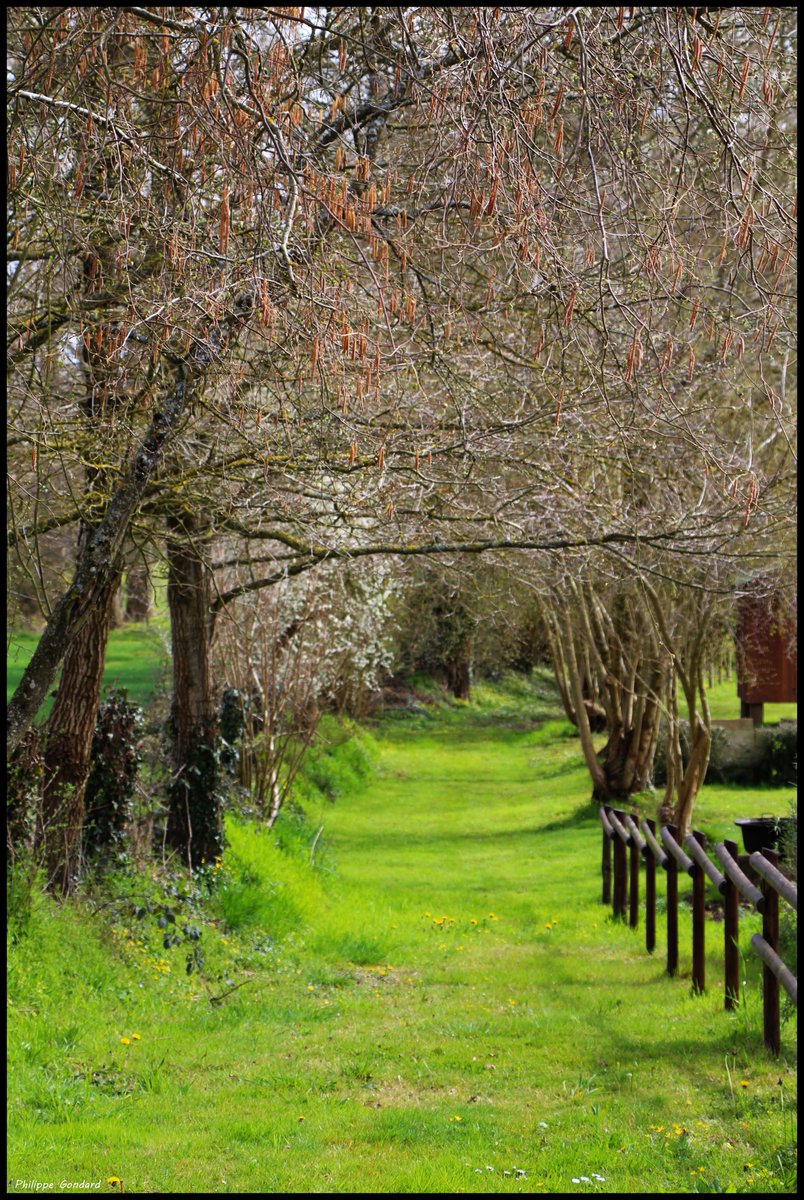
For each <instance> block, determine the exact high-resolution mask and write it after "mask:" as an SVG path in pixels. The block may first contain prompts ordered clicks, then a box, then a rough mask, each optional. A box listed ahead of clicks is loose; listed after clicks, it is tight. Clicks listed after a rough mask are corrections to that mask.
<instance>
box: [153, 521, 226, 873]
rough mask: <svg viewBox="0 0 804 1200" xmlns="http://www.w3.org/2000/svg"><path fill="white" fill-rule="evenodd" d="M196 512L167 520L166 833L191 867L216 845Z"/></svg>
mask: <svg viewBox="0 0 804 1200" xmlns="http://www.w3.org/2000/svg"><path fill="white" fill-rule="evenodd" d="M202 532H203V531H202V530H201V528H200V524H199V522H198V519H197V518H195V517H189V516H188V517H184V518H179V519H177V518H171V519H170V520H169V522H168V540H167V556H168V606H169V609H170V628H171V637H172V655H173V707H172V712H171V716H172V724H173V768H174V774H175V781H174V783H173V784H172V786H171V789H170V798H169V810H168V821H167V834H166V840H167V843H168V845H170V846H171V847H172V848H173V849H174V850H177V851H178V852H179V854H180V855H181V857H182V859H183V861H184V862H185V863H186V865H187V866H188V867H189V868H190V869H191V870H192V869H193V868H194V867H198V866H200V865H201V863H202V862H203V861H204V860H207V861H212V859H214V858H215V856H216V855H218V854H220V853H221V849H222V845H223V831H222V822H221V811H220V777H219V767H218V762H217V756H216V746H215V743H216V739H217V712H216V706H215V696H214V691H213V686H212V671H211V664H210V650H211V642H212V628H213V625H212V618H211V615H210V603H211V598H212V597H211V586H210V574H209V570H208V568H207V566H206V565H205V563H204V561H203V559H202V556H201V546H200V543H199V537H200V535H201V534H202Z"/></svg>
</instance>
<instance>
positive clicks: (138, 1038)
mask: <svg viewBox="0 0 804 1200" xmlns="http://www.w3.org/2000/svg"><path fill="white" fill-rule="evenodd" d="M131 1040H132V1041H134V1042H141V1041H142V1037H141V1035H140V1034H139V1033H132V1035H131Z"/></svg>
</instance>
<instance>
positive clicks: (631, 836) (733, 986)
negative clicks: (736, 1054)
mask: <svg viewBox="0 0 804 1200" xmlns="http://www.w3.org/2000/svg"><path fill="white" fill-rule="evenodd" d="M600 823H601V826H602V829H603V854H602V860H601V872H602V876H603V903H604V904H611V906H612V912H613V914H614V917H615V918H617V919H619V920H622V921H624V920H625V919H626V912H627V914H628V924H629V926H630V927H631V928H632V929H636V928H637V927H638V925H639V859H640V855H641V856H642V858H643V859H644V860H645V947H646V949H647V951H648V953H649V954H652V953H653V951H654V949H655V948H656V868H657V866H658V867H661V868H662V870H663V871H664V872H665V874H666V876H667V889H666V908H667V973H668V975H675V974H676V973H677V971H678V872H679V870H681V871H683V872H684V873H685V874H687V875H689V876H690V877H691V879H692V989H693V991H694V992H696V993H699V994H700V993H702V992H703V991H704V990H705V987H706V956H705V949H706V946H705V939H706V881H707V879H708V880H709V882H710V883H712V884H713V885H714V886H715V887H716V888H717V890H718V892H719V893H720V894H721V896H722V897H723V970H724V983H723V989H724V1004H725V1007H726V1008H727V1009H733V1008H735V1007H736V1005H737V1003H738V1001H739V995H740V957H739V933H740V926H739V922H740V898H741V897H742V898H743V899H744V900H747V901H748V902H749V903H750V904H752V905H753V906H754V908H755V909H756V910H757V912H758V913H761V915H762V933H761V934H758V933H755V934H754V935H753V937H752V938H751V948H752V950H753V951H754V953H755V954H756V955H757V956H758V957H759V958H760V959H761V961H762V1009H763V1037H764V1040H765V1045H766V1046H767V1047H768V1049H769V1050H770V1051H771V1052H772V1053H773V1054H779V1052H780V1049H781V1038H780V1028H779V1024H780V1018H779V987H780V986H781V987H783V988H784V989H785V991H786V992H787V994H788V996H790V998H791V1000H792V1001H793V1003H794V1004H795V1005H798V984H797V981H796V978H795V976H794V975H793V973H792V971H791V970H790V969H789V967H787V966H786V964H785V963H784V962H783V961H782V959H781V958H780V957H779V897H780V896H781V897H782V898H783V899H784V900H786V901H787V903H788V904H790V905H791V906H792V907H793V908H797V907H798V892H797V889H796V885H795V884H794V883H792V882H791V881H790V880H789V879H788V878H787V877H786V876H785V875H783V874H782V872H781V871H780V870H779V868H778V866H777V863H778V855H777V854H776V853H775V852H774V851H772V850H762V851H761V852H759V851H755V852H754V853H753V854H751V855H748V854H739V852H738V847H737V843H736V842H731V841H724V842H718V843H717V844H716V846H715V858H716V859H717V864H716V863H714V862H713V861H712V859H711V858H710V857H709V855H708V854H707V853H706V838H705V836H704V835H703V834H702V833H698V832H697V831H696V830H693V831H692V833H689V834H687V836H686V837H685V838H684V844H683V847H682V846H681V845H679V842H678V830H677V829H676V828H675V826H674V825H664V826H662V828H661V829H660V830H659V837H658V838H657V837H656V823H655V822H654V821H649V820H647V819H646V818H643V819H642V820H640V819H639V817H638V815H637V814H636V813H634V814H633V815H630V814H628V813H626V812H624V811H623V810H622V809H619V808H612V807H611V806H610V805H608V804H605V805H603V806H602V807H601V809H600ZM749 875H753V876H754V878H755V879H756V880H757V881H758V883H759V886H757V884H756V883H754V882H753V881H752V879H751V878H749Z"/></svg>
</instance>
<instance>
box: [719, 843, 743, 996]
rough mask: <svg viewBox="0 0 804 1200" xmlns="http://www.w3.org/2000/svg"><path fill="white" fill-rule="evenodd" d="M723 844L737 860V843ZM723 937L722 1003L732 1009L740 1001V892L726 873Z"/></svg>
mask: <svg viewBox="0 0 804 1200" xmlns="http://www.w3.org/2000/svg"><path fill="white" fill-rule="evenodd" d="M723 845H724V846H725V847H726V849H727V850H728V852H729V854H730V855H731V857H732V858H733V859H734V861H735V862H737V858H738V855H739V848H738V846H737V843H736V842H729V841H726V842H724V843H723ZM723 939H724V947H723V964H724V980H723V991H724V993H725V995H724V1004H725V1007H726V1008H727V1009H734V1008H736V1007H737V1005H738V1004H739V1003H740V951H739V939H740V893H739V892H738V890H737V888H736V886H735V884H733V883H732V881H731V880H730V879H729V877H728V875H727V876H726V890H725V892H724V893H723Z"/></svg>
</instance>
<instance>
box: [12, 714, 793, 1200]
mask: <svg viewBox="0 0 804 1200" xmlns="http://www.w3.org/2000/svg"><path fill="white" fill-rule="evenodd" d="M510 716H511V714H510V712H509V713H503V714H502V718H503V719H500V717H499V714H495V712H494V711H493V710H492V708H491V707H489V708H487V709H486V710H485V711H484V709H483V706H482V704H481V705H480V707H479V709H476V710H475V711H474V712H473V713H471V714H470V713H461V712H458V713H453V714H442V716H441V717H436V718H433V719H428V718H427V717H426V716H420V717H418V718H417V717H414V718H411V719H403V718H401V717H400V718H399V719H397V720H396V721H390V722H386V724H385V725H384V726H383V727H382V728H381V730H380V731H379V734H378V744H379V762H378V768H377V772H376V776H375V778H374V779H373V780H372V781H371V783H370V784H369V786H368V787H367V788H366V789H365V790H364V791H363V792H362V793H360V794H358V795H352V796H350V797H341V798H340V799H338V801H337V803H336V804H334V805H331V806H330V805H327V806H326V807H325V808H322V810H321V813H320V814H319V820H320V822H321V823H322V824H323V825H324V835H323V837H322V838H321V840H320V842H319V846H324V845H326V850H325V851H324V852H323V856H322V858H321V860H320V861H321V863H322V869H319V870H318V871H317V872H316V873H315V874H314V875H311V874H310V873H309V870H308V869H307V867H306V863H305V864H299V863H298V862H296V863H295V865H294V864H289V863H288V861H287V859H288V855H284V856H280V855H278V852H277V851H276V850H275V848H274V846H273V843H272V841H271V839H270V837H269V836H267V835H265V834H255V833H254V832H253V830H251V829H248V828H247V827H243V826H233V828H232V850H231V854H230V858H231V862H232V864H233V865H232V868H231V870H232V875H231V883H230V885H229V892H228V899H227V901H226V905H227V906H228V907H227V911H228V914H229V917H230V923H231V924H234V925H236V926H239V933H238V935H237V937H236V939H235V940H236V941H238V940H239V941H240V942H242V943H243V944H245V943H246V942H248V940H249V938H251V939H252V941H253V939H254V937H255V936H256V934H255V930H256V929H257V927H258V926H259V924H260V923H261V922H262V923H263V924H265V923H268V924H269V925H270V923H271V922H273V925H274V928H275V929H277V930H278V929H280V928H281V930H282V931H283V933H282V938H281V949H278V950H277V955H276V963H277V965H276V967H275V968H274V969H273V970H272V971H270V972H269V973H268V974H267V975H265V976H264V978H263V979H262V980H261V981H259V982H258V986H256V987H251V988H249V987H246V988H243V989H241V990H239V991H237V992H235V993H233V994H232V995H231V996H230V997H229V998H227V1000H225V1001H224V1002H223V1003H222V1004H221V1005H219V1006H216V1007H211V1006H210V1005H209V1004H207V1003H206V1002H205V1001H204V999H203V998H200V999H196V1000H190V999H189V998H188V994H187V990H186V989H187V986H188V985H187V984H186V981H183V982H182V983H181V984H180V983H179V982H178V981H177V982H176V983H175V984H172V983H170V982H169V980H168V979H167V978H164V979H160V980H159V982H158V983H151V982H150V976H148V981H146V983H145V986H144V987H143V986H141V984H137V983H135V982H133V981H134V979H135V976H134V975H130V974H126V973H125V972H121V971H120V969H118V974H117V977H116V978H115V979H114V981H113V980H112V977H111V976H110V974H109V966H108V964H109V959H108V947H103V946H101V945H97V946H95V947H94V948H91V947H88V946H87V945H86V944H84V943H81V944H82V945H83V962H82V965H81V970H80V972H78V971H77V972H76V979H77V980H78V982H77V983H76V986H75V987H74V989H73V991H72V992H71V994H70V999H69V1001H67V1000H65V996H64V995H62V996H61V998H60V999H59V997H58V995H57V992H56V987H57V984H56V982H54V980H52V979H47V978H45V979H44V982H43V983H42V985H41V986H42V991H43V993H44V995H40V998H39V1010H38V1013H37V1016H38V1020H37V1021H34V1020H33V1019H32V1018H31V1017H30V1014H29V1019H28V1023H27V1025H26V1024H25V1021H23V1022H22V1025H21V1027H20V1028H18V1030H17V1033H16V1035H12V1042H13V1046H14V1048H15V1055H16V1058H17V1061H18V1062H19V1064H20V1075H19V1076H18V1077H17V1078H16V1085H15V1086H13V1087H12V1095H13V1098H12V1118H14V1120H13V1124H14V1131H13V1134H12V1141H11V1149H10V1158H9V1171H10V1175H12V1176H14V1177H17V1176H19V1177H21V1178H44V1179H48V1178H54V1177H57V1178H58V1179H64V1178H67V1179H72V1178H75V1179H80V1178H84V1179H90V1178H100V1177H102V1178H103V1180H104V1184H103V1188H104V1189H105V1190H112V1189H113V1188H114V1187H115V1186H116V1185H109V1186H108V1187H107V1185H106V1183H105V1180H106V1178H107V1176H117V1177H120V1178H122V1179H124V1181H125V1187H126V1191H166V1192H183V1191H193V1190H200V1191H207V1192H210V1191H211V1192H219V1191H220V1192H226V1191H245V1192H283V1191H284V1192H369V1191H375V1190H376V1191H380V1192H396V1191H399V1192H424V1193H427V1192H445V1193H453V1192H459V1191H467V1192H473V1191H475V1192H495V1193H500V1192H508V1191H510V1192H525V1193H527V1192H570V1193H571V1192H575V1191H579V1192H590V1191H599V1192H613V1193H631V1192H644V1191H647V1192H659V1191H681V1192H690V1191H712V1190H714V1191H721V1190H730V1191H731V1190H733V1191H740V1192H743V1191H763V1192H767V1191H790V1190H794V1176H793V1165H792V1164H793V1155H794V1151H793V1149H792V1146H791V1142H792V1139H793V1131H792V1130H793V1127H792V1121H791V1116H790V1112H791V1109H792V1105H793V1104H794V1089H795V1077H794V1074H793V1041H794V1032H795V1031H794V1022H791V1023H789V1024H788V1025H787V1026H786V1027H785V1030H784V1033H783V1038H784V1056H783V1060H782V1062H781V1063H773V1062H772V1061H771V1060H769V1059H768V1058H767V1056H766V1055H765V1053H764V1051H763V1049H762V1045H761V1018H760V1013H759V1007H758V1002H757V999H756V998H755V993H756V991H757V987H756V981H757V975H756V971H754V970H753V968H752V969H751V972H750V973H749V975H748V979H749V988H748V992H747V1003H746V1006H745V1008H744V1009H743V1011H742V1012H741V1013H740V1014H739V1015H737V1016H727V1015H726V1014H724V1012H723V1010H722V992H721V990H720V988H719V987H718V986H717V982H718V980H719V978H720V966H719V962H718V957H717V955H716V954H715V948H716V946H718V945H719V939H720V936H721V928H722V927H721V926H715V925H713V927H712V933H711V934H710V938H709V948H710V953H711V959H710V962H709V964H708V980H709V981H710V990H709V991H708V993H707V994H706V995H705V996H704V997H703V998H693V997H691V996H690V994H689V972H688V967H689V961H690V948H689V930H688V925H689V922H688V921H686V920H683V921H682V930H683V940H682V947H681V962H682V977H681V978H680V979H676V980H670V979H667V978H666V977H665V975H664V973H663V966H662V961H661V955H660V954H657V956H656V957H655V958H653V959H651V958H649V957H648V956H647V955H646V954H645V953H644V951H643V949H642V940H641V935H637V934H633V933H631V932H629V931H628V930H627V929H625V928H623V927H622V926H615V925H614V924H613V923H612V922H611V921H610V920H609V919H608V916H607V912H606V910H605V909H604V908H603V907H602V906H601V905H600V903H599V875H598V863H599V851H600V838H599V830H598V825H597V822H596V819H595V817H594V815H593V813H592V812H591V811H590V809H589V807H588V804H587V797H588V791H589V785H588V778H587V776H586V773H585V770H584V768H583V766H582V763H581V761H580V758H579V755H578V749H577V742H576V741H575V740H571V739H568V738H567V737H566V736H562V733H561V727H560V725H558V723H554V724H553V725H552V726H551V725H546V726H544V727H543V728H542V729H540V730H537V729H534V728H533V727H526V728H512V727H511V721H510ZM767 795H768V793H764V798H763V799H759V798H755V803H756V805H757V806H759V805H760V804H761V803H764V804H765V805H766V806H767ZM280 858H282V860H283V862H280ZM283 863H284V865H283ZM327 866H329V868H330V870H331V871H332V873H331V874H329V873H328V872H327V870H326V869H323V868H326V867H327ZM283 872H284V874H283ZM660 888H662V885H661V884H660ZM266 897H268V899H266ZM261 903H263V904H264V905H267V907H264V908H263V909H262V910H261V909H260V904H261ZM744 925H745V937H746V938H747V937H748V936H750V932H751V929H752V928H753V927H754V926H752V925H751V923H750V922H749V921H748V920H746V921H745V922H744ZM305 930H306V932H305ZM663 932H664V930H663V924H662V922H661V920H660V924H659V939H660V945H661V938H662V936H663ZM54 936H55V935H54ZM59 937H60V939H61V941H60V943H59V944H60V946H62V948H63V950H64V953H65V954H66V955H68V956H69V957H72V958H74V954H71V939H74V941H75V945H76V946H77V945H78V944H79V942H80V940H81V939H82V938H83V939H85V940H86V938H87V934H86V931H85V930H83V929H79V928H78V926H76V925H73V926H68V925H64V926H63V927H61V932H60V934H59ZM20 969H21V968H20ZM126 971H127V972H133V971H134V967H131V968H129V967H126ZM142 978H143V979H144V978H145V976H143V977H142ZM59 979H60V981H61V982H60V985H59V986H61V987H64V981H63V978H62V977H61V976H60V977H59ZM27 987H28V994H29V995H30V994H36V993H35V985H34V979H33V977H31V978H29V979H28V983H27ZM112 989H115V990H112ZM171 989H173V990H171ZM49 990H50V991H51V992H52V996H51V1000H50V1008H48V1003H49V1001H48V994H49ZM179 993H180V994H179ZM65 1005H67V1007H68V1008H69V1006H70V1005H72V1007H73V1009H75V1010H76V1011H77V1012H79V1013H80V1012H83V1015H82V1016H78V1017H77V1018H76V1019H75V1021H74V1022H73V1023H72V1024H70V1025H69V1028H70V1029H71V1031H72V1032H71V1034H70V1040H69V1041H68V1042H66V1043H65V1046H66V1048H65V1050H64V1064H65V1065H64V1067H63V1070H62V1075H61V1076H60V1075H59V1072H58V1070H57V1069H55V1068H54V1067H53V1065H52V1060H53V1044H54V1039H55V1044H56V1045H61V1044H62V1042H59V1040H58V1039H59V1037H60V1036H62V1037H63V1035H64V1026H65V1024H66V1023H68V1022H70V1021H71V1015H70V1013H69V1012H68V1011H66V1009H65ZM48 1013H49V1014H50V1017H49V1019H50V1021H51V1025H52V1028H51V1034H52V1037H51V1038H45V1040H44V1042H43V1043H42V1044H40V1043H39V1042H35V1041H34V1043H33V1049H32V1048H31V1043H32V1036H33V1035H32V1033H31V1031H32V1030H33V1029H37V1030H41V1024H42V1021H43V1020H44V1019H46V1018H47V1015H48ZM73 1025H75V1027H73ZM135 1027H136V1028H137V1030H138V1031H139V1032H140V1035H141V1036H140V1037H139V1038H138V1039H136V1041H135V1042H129V1044H128V1045H127V1046H121V1045H120V1044H119V1043H120V1035H121V1034H125V1033H129V1032H130V1031H131V1030H132V1029H134V1028H135ZM26 1030H27V1033H26V1032H25V1031H26ZM24 1037H27V1038H28V1043H27V1044H28V1049H27V1051H26V1050H25V1048H24V1046H25V1043H24V1040H23V1039H24ZM37 1048H38V1049H37ZM37 1053H38V1055H39V1057H38V1058H37ZM48 1055H49V1058H48ZM12 1057H14V1056H12ZM46 1063H48V1064H49V1065H48V1067H47V1070H49V1071H50V1079H51V1083H52V1087H54V1086H55V1084H54V1083H53V1082H52V1081H53V1080H56V1081H58V1079H59V1078H62V1077H63V1079H65V1080H66V1079H67V1078H68V1077H69V1078H73V1077H75V1076H76V1075H79V1076H81V1077H82V1078H83V1080H84V1083H82V1084H81V1085H80V1087H83V1088H84V1090H83V1091H81V1090H80V1087H79V1085H78V1084H76V1085H74V1093H75V1096H77V1097H78V1098H79V1099H78V1100H77V1101H76V1102H75V1103H74V1104H73V1107H72V1111H70V1109H69V1105H68V1106H67V1107H66V1108H65V1104H66V1101H65V1100H64V1098H63V1097H64V1095H67V1094H69V1089H68V1088H67V1084H66V1083H65V1084H64V1085H63V1088H62V1092H60V1093H59V1095H60V1096H62V1101H61V1107H59V1106H58V1105H57V1104H56V1101H55V1100H53V1098H52V1087H51V1091H50V1092H49V1091H48V1088H47V1086H46V1082H45V1081H44V1079H43V1073H44V1076H46V1075H47V1070H44V1064H46ZM93 1064H94V1068H95V1070H98V1069H99V1068H100V1067H103V1069H104V1070H106V1072H107V1075H108V1076H109V1077H110V1078H120V1079H124V1080H129V1081H133V1084H132V1086H131V1087H129V1088H128V1090H127V1091H125V1090H124V1091H123V1092H121V1093H120V1094H114V1092H113V1091H110V1090H109V1089H108V1088H107V1089H106V1090H105V1091H104V1090H103V1089H102V1088H101V1089H98V1088H97V1087H96V1088H94V1089H87V1088H86V1086H85V1081H86V1078H87V1077H88V1076H89V1075H90V1073H91V1072H90V1067H91V1066H92V1065H93ZM12 1079H13V1080H14V1079H15V1077H14V1075H13V1074H12ZM777 1080H781V1081H782V1084H781V1086H780V1085H779V1083H777ZM37 1089H38V1091H37ZM65 1089H67V1090H66V1091H65ZM75 1089H78V1090H75ZM88 1091H89V1092H91V1095H89V1096H87V1092H88ZM36 1097H38V1112H37V1101H36ZM785 1105H786V1106H787V1107H785ZM65 1172H66V1174H65ZM583 1177H585V1178H583ZM574 1181H578V1182H574Z"/></svg>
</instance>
